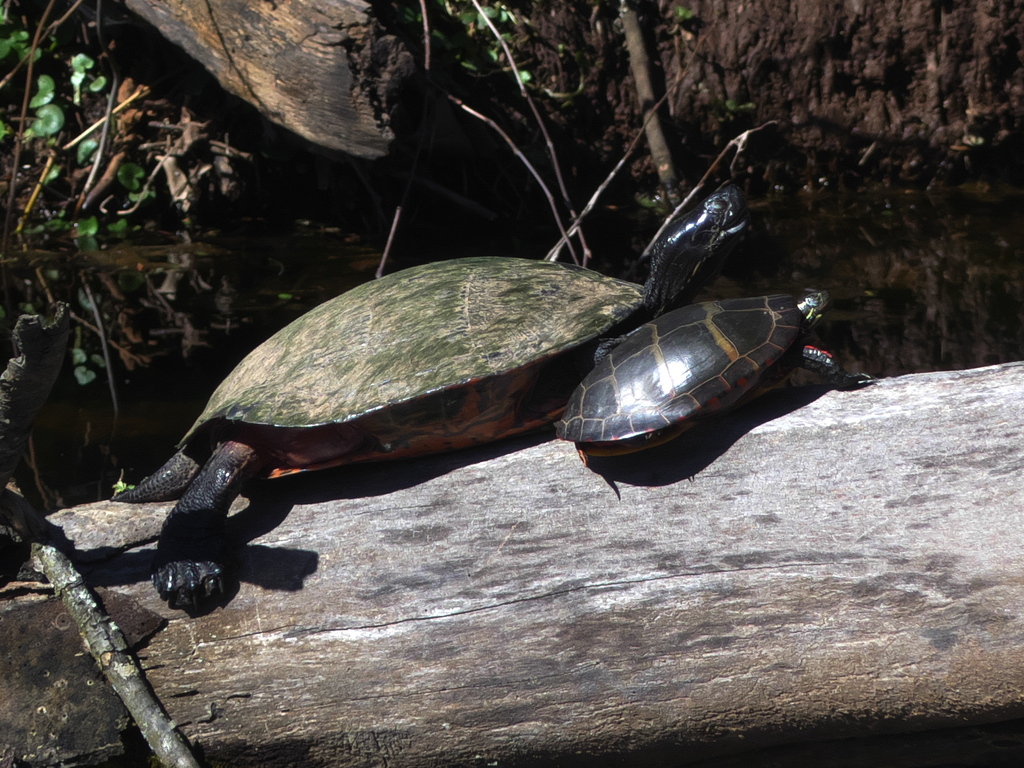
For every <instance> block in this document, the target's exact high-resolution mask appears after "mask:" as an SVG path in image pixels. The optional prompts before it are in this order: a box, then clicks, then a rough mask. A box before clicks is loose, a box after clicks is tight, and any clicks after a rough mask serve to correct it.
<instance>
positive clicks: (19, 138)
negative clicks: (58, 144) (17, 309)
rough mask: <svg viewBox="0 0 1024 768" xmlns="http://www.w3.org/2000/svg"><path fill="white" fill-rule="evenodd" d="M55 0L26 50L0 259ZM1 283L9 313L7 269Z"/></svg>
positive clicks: (6, 241)
mask: <svg viewBox="0 0 1024 768" xmlns="http://www.w3.org/2000/svg"><path fill="white" fill-rule="evenodd" d="M55 2H56V0H50V1H49V2H48V3H47V4H46V9H45V10H44V11H43V15H42V18H40V19H39V25H38V26H37V27H36V33H35V35H34V36H33V37H32V45H31V46H29V49H28V68H27V70H26V75H25V95H24V96H23V97H22V100H21V113H20V119H19V121H18V133H17V134H16V135H15V137H14V154H13V157H12V158H11V182H10V184H11V186H10V191H9V192H8V195H7V212H6V214H5V216H4V232H3V238H2V239H0V257H3V258H5V259H6V258H7V257H8V256H9V255H10V245H11V223H12V222H13V221H14V203H15V202H16V201H17V199H18V168H19V167H20V165H21V148H22V145H23V144H24V143H25V124H26V122H28V105H29V102H30V101H31V100H32V72H33V69H34V68H35V67H34V65H35V55H36V50H37V49H38V48H39V40H40V39H41V38H42V36H43V25H44V24H45V23H46V20H47V19H48V18H50V12H51V11H52V10H53V5H54V3H55ZM3 282H4V302H5V306H6V308H7V310H8V314H9V313H10V310H11V309H12V307H11V296H10V285H9V284H8V281H7V269H6V268H3Z"/></svg>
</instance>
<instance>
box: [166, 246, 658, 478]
mask: <svg viewBox="0 0 1024 768" xmlns="http://www.w3.org/2000/svg"><path fill="white" fill-rule="evenodd" d="M641 293H642V288H641V287H640V286H638V285H635V284H633V283H628V282H624V281H620V280H615V279H613V278H609V277H605V276H603V275H600V274H598V273H596V272H593V271H590V270H586V269H581V268H578V267H572V266H567V265H564V264H553V263H548V262H540V261H529V260H525V259H511V258H469V259H459V260H454V261H448V262H440V263H434V264H427V265H423V266H419V267H413V268H412V269H407V270H404V271H402V272H397V273H395V274H392V275H388V276H387V277H384V278H381V279H379V280H374V281H371V282H368V283H365V284H363V285H361V286H359V287H357V288H355V289H353V290H351V291H348V292H347V293H344V294H342V295H341V296H338V297H337V298H334V299H332V300H330V301H327V302H326V303H324V304H321V305H320V306H318V307H316V308H315V309H313V310H311V311H310V312H308V313H306V314H305V315H303V316H302V317H300V318H298V319H297V320H295V321H294V322H292V323H291V324H290V325H288V326H286V327H285V328H283V329H282V330H280V331H278V332H277V333H276V334H275V335H274V336H272V337H271V338H270V339H268V340H267V341H266V342H264V343H263V344H262V345H260V346H259V347H257V348H256V349H255V350H253V351H252V352H251V353H250V354H249V355H248V356H247V357H246V358H245V359H244V360H243V361H242V362H241V363H240V364H239V365H238V367H237V368H235V370H234V371H233V372H232V373H231V374H229V375H228V377H227V378H226V379H225V380H224V381H223V383H221V385H220V386H219V387H218V388H217V390H216V391H215V392H214V393H213V396H212V397H211V398H210V402H209V403H208V404H207V406H206V409H205V410H204V411H203V413H202V414H201V415H200V416H199V418H198V419H197V420H196V423H195V424H194V425H193V426H192V428H191V429H190V430H189V432H188V433H187V434H186V435H185V437H184V439H183V440H182V443H181V445H182V446H184V445H185V444H187V443H189V442H190V441H192V440H193V439H194V438H196V436H197V435H199V434H200V433H202V432H206V431H209V430H215V431H216V435H215V439H217V440H220V439H226V438H227V437H231V438H232V439H237V438H238V436H239V434H240V433H241V435H242V436H243V438H244V439H245V440H246V441H247V442H249V443H256V444H257V448H258V449H259V450H261V451H264V452H265V453H270V454H272V455H273V458H272V459H271V461H270V464H271V466H272V469H271V472H270V473H271V474H275V475H276V474H286V473H287V472H288V471H291V470H294V469H301V468H316V467H320V466H329V465H332V464H338V463H348V462H351V461H359V460H367V459H379V458H382V457H385V456H388V455H392V456H395V457H398V456H408V455H415V454H419V453H427V452H434V451H440V450H446V449H449V448H458V447H464V446H466V445H472V444H474V443H478V442H485V441H487V440H491V439H495V438H496V437H502V436H505V435H507V434H515V433H516V432H522V431H526V430H528V429H533V428H536V427H537V426H540V425H542V424H546V423H550V422H552V421H553V420H554V419H555V418H557V416H558V415H559V414H560V413H561V410H562V408H563V407H564V405H565V401H566V399H567V398H568V395H569V393H570V392H571V391H572V387H574V386H575V384H576V383H577V382H578V376H576V381H574V382H567V383H565V384H563V385H562V389H561V390H559V391H556V390H557V389H558V388H557V387H554V385H552V388H551V391H548V388H546V387H539V386H538V380H539V379H541V377H542V372H544V371H546V366H547V365H548V364H549V363H550V362H551V361H552V360H553V359H555V358H559V357H568V356H567V355H561V353H566V352H568V351H570V350H572V349H574V348H576V347H578V346H579V345H581V344H584V343H585V342H587V341H589V340H591V339H593V338H595V337H597V336H598V335H600V334H602V333H604V332H605V331H607V330H608V329H609V328H611V327H613V326H614V325H616V324H617V323H619V322H621V321H622V320H623V319H625V318H627V317H628V316H629V315H631V314H632V313H633V312H634V310H636V309H637V308H638V307H639V306H640V303H641ZM565 366H566V367H568V362H566V363H565ZM544 375H545V376H546V375H547V374H546V373H545V374H544ZM552 377H553V378H557V377H554V374H552ZM569 378H571V377H569ZM542 383H546V382H542ZM271 427H274V428H278V429H277V430H270V429H269V428H271ZM269 432H273V435H270V434H269Z"/></svg>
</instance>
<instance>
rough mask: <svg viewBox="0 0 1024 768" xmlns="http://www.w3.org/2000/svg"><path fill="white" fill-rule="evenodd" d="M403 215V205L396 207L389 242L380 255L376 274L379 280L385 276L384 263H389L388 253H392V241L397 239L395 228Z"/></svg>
mask: <svg viewBox="0 0 1024 768" xmlns="http://www.w3.org/2000/svg"><path fill="white" fill-rule="evenodd" d="M401 217H402V206H400V205H399V206H397V207H396V208H395V216H394V218H393V219H391V231H390V232H389V233H388V242H387V244H386V245H385V246H384V253H382V254H381V255H380V266H378V267H377V272H376V273H375V274H374V277H376V278H377V279H378V280H379V279H380V278H381V277H383V276H384V265H385V264H386V263H387V260H388V254H389V253H391V243H392V242H393V241H394V239H395V230H396V229H398V220H399V219H400V218H401Z"/></svg>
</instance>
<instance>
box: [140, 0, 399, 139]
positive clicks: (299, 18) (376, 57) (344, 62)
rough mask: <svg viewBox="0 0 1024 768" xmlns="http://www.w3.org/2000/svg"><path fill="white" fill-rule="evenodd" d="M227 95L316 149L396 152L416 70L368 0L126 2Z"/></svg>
mask: <svg viewBox="0 0 1024 768" xmlns="http://www.w3.org/2000/svg"><path fill="white" fill-rule="evenodd" d="M124 3H125V5H126V6H127V7H128V8H129V9H130V10H131V11H133V12H134V13H136V14H138V15H139V16H140V17H142V18H143V19H145V20H146V21H148V22H149V23H151V24H152V25H153V26H155V27H156V28H157V30H159V32H160V33H161V34H162V35H163V36H165V37H166V38H168V39H169V40H171V41H173V42H174V43H177V44H178V45H179V46H181V47H182V48H183V49H184V50H185V52H186V53H188V54H189V55H190V56H192V57H193V58H195V59H196V60H197V61H199V62H200V63H202V64H203V66H205V67H206V68H207V69H208V70H209V71H210V72H211V73H212V74H213V76H214V77H216V78H217V80H218V81H219V82H220V84H221V86H222V87H223V88H224V89H225V90H227V91H229V92H230V93H233V94H235V95H236V96H238V97H239V98H241V99H243V100H245V101H247V102H249V103H250V104H252V105H253V106H255V107H256V108H257V109H259V111H260V112H261V113H262V114H263V116H264V117H266V118H268V119H270V120H272V121H273V122H275V123H277V124H278V125H281V126H284V127H285V128H287V129H289V130H291V131H293V132H294V133H296V134H298V135H299V136H301V137H302V138H304V139H306V140H308V141H310V142H311V143H313V144H314V145H317V146H320V147H323V148H326V149H330V150H340V151H342V152H345V153H347V154H349V155H354V156H356V157H363V158H375V157H380V156H382V155H384V154H386V153H387V149H388V145H389V143H390V141H391V139H392V138H394V134H393V131H392V127H391V125H390V123H391V117H392V111H393V110H394V109H395V107H396V104H397V94H398V92H399V91H400V90H401V88H402V86H403V84H404V82H405V80H406V79H407V78H408V77H409V76H410V75H412V74H413V72H414V71H415V65H414V64H413V61H412V57H411V55H410V54H409V53H408V52H407V51H406V50H405V49H404V48H403V47H402V45H401V44H400V43H399V42H398V39H397V38H395V37H394V36H393V35H388V34H385V33H384V31H383V30H382V29H381V28H380V26H379V25H378V24H377V22H376V20H375V19H374V17H373V15H372V13H371V10H370V5H369V3H366V2H363V0H325V1H324V2H310V0H296V1H295V2H285V3H273V2H257V3H253V2H247V1H246V0H204V2H188V0H124Z"/></svg>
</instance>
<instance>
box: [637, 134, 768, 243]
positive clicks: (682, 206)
mask: <svg viewBox="0 0 1024 768" xmlns="http://www.w3.org/2000/svg"><path fill="white" fill-rule="evenodd" d="M777 124H778V123H777V121H775V120H769V121H768V122H767V123H764V124H763V125H759V126H758V127H757V128H749V129H748V130H746V131H744V132H743V133H741V134H740V135H739V136H736V137H735V138H734V139H732V140H731V141H730V142H729V143H728V144H726V145H725V147H723V149H722V151H721V152H719V153H718V157H716V158H715V162H713V163H712V164H711V167H710V168H708V169H707V171H705V173H704V175H703V176H702V177H701V179H700V181H699V182H697V185H696V186H695V187H694V188H693V189H692V190H690V194H688V195H687V196H686V198H685V199H684V200H683V201H682V202H681V203H679V205H677V206H676V207H675V210H673V211H672V214H671V215H670V216H668V217H666V219H665V221H664V222H662V225H661V226H660V227H659V228H658V231H657V232H655V233H654V237H652V238H651V241H650V242H649V243H648V244H647V247H646V248H644V252H643V253H642V254H641V255H640V258H641V259H642V258H644V257H646V256H647V254H648V253H650V250H651V247H652V246H653V245H654V244H655V243H656V242H657V241H658V238H659V237H661V233H662V232H664V231H665V228H666V227H667V226H668V225H669V224H671V223H672V222H673V221H674V220H675V218H676V217H677V216H678V215H679V214H680V213H681V212H682V211H684V210H686V209H687V208H688V207H689V206H690V204H691V203H692V202H693V199H694V198H695V197H697V195H698V194H699V193H700V192H701V190H702V189H703V188H704V185H705V184H706V183H707V181H708V179H710V178H711V177H712V176H713V175H714V174H716V173H717V172H718V169H719V166H721V164H722V160H724V159H725V156H726V155H727V154H728V153H729V152H730V151H731V150H734V149H735V150H736V152H737V154H739V153H740V152H741V151H743V150H744V149H746V146H747V141H748V139H749V138H750V136H751V134H754V133H757V132H758V131H763V130H764V129H765V128H768V127H769V126H774V125H777Z"/></svg>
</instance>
